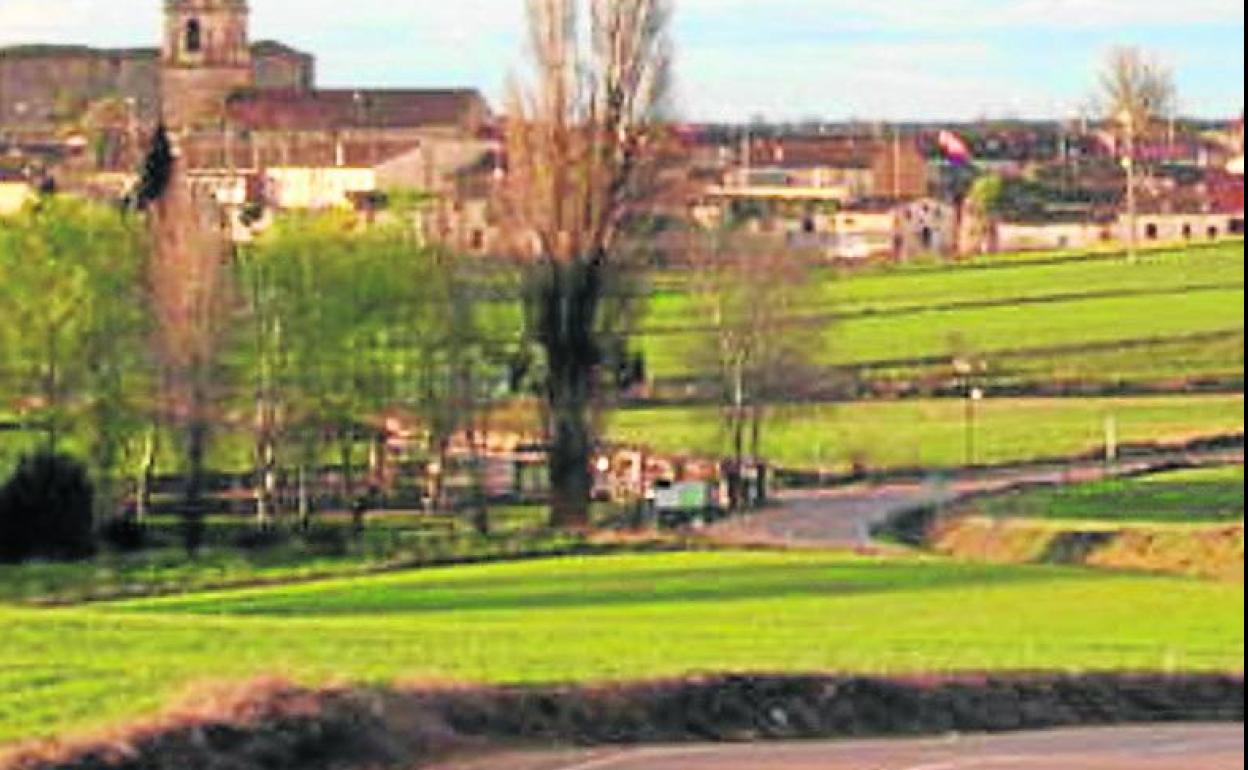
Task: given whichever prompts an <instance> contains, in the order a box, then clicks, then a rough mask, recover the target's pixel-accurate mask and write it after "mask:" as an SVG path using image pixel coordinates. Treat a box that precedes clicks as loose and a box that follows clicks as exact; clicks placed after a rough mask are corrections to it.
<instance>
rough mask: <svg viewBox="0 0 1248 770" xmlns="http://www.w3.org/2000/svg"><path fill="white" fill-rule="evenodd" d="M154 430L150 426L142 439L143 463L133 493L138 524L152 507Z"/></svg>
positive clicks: (154, 458) (154, 453)
mask: <svg viewBox="0 0 1248 770" xmlns="http://www.w3.org/2000/svg"><path fill="white" fill-rule="evenodd" d="M156 431H157V428H156V426H155V425H153V426H152V427H150V428H149V429H148V431H147V437H146V438H145V439H144V441H143V463H142V465H141V466H140V468H139V475H138V479H137V489H136V490H135V495H134V517H135V521H136V522H137V523H139V524H142V523H144V522H145V521H147V516H148V512H149V511H151V509H152V477H153V476H155V474H156V435H157V433H156Z"/></svg>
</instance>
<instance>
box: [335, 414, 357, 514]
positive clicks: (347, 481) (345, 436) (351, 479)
mask: <svg viewBox="0 0 1248 770" xmlns="http://www.w3.org/2000/svg"><path fill="white" fill-rule="evenodd" d="M354 445H355V433H354V429H353V428H351V427H347V428H344V429H343V432H342V434H341V435H340V436H339V438H338V456H339V458H340V459H341V460H342V499H343V504H344V505H346V506H347V507H348V508H350V507H351V506H352V505H354V504H355V463H354V459H353V457H352V455H353V449H354Z"/></svg>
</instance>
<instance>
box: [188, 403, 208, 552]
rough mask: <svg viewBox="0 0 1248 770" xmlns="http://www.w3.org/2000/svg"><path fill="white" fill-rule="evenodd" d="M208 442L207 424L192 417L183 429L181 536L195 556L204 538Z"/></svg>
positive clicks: (200, 419) (198, 418)
mask: <svg viewBox="0 0 1248 770" xmlns="http://www.w3.org/2000/svg"><path fill="white" fill-rule="evenodd" d="M207 445H208V424H207V422H206V421H205V420H203V419H202V418H200V417H194V418H192V419H191V422H190V424H189V425H187V429H186V459H187V473H186V497H185V500H184V501H183V512H182V527H183V531H182V537H183V545H184V546H185V547H186V553H187V555H188V556H191V557H193V556H195V555H196V554H197V553H199V548H200V546H201V545H202V544H203V539H204V456H205V454H206V452H207Z"/></svg>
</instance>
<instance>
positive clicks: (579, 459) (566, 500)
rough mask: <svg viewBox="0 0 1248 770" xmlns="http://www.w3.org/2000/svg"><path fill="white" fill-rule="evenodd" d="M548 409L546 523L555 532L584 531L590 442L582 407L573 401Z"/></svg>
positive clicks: (590, 482)
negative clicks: (551, 425)
mask: <svg viewBox="0 0 1248 770" xmlns="http://www.w3.org/2000/svg"><path fill="white" fill-rule="evenodd" d="M552 407H553V409H552V411H553V414H552V418H553V421H554V432H553V434H552V436H551V446H550V523H551V526H553V527H555V528H557V529H588V528H589V524H590V520H589V498H590V494H591V493H592V491H593V476H592V475H591V473H590V470H589V466H590V461H591V459H592V458H591V455H592V453H593V444H594V441H593V432H592V430H591V429H590V426H589V418H588V414H587V413H586V412H587V409H586V405H584V404H578V403H576V402H574V401H573V402H564V403H560V404H553V405H552Z"/></svg>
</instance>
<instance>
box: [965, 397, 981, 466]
mask: <svg viewBox="0 0 1248 770" xmlns="http://www.w3.org/2000/svg"><path fill="white" fill-rule="evenodd" d="M983 400H984V391H983V388H971V389H970V390H969V391H967V394H966V464H967V466H968V467H970V466H973V465H974V464H975V405H976V404H978V403H979V402H980V401H983Z"/></svg>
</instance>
